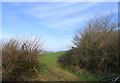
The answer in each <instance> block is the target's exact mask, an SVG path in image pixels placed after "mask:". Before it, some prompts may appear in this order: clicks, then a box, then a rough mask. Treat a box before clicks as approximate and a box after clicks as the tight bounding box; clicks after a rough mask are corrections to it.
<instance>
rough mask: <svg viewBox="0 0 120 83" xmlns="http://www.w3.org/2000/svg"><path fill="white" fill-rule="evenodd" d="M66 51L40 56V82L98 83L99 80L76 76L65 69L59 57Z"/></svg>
mask: <svg viewBox="0 0 120 83" xmlns="http://www.w3.org/2000/svg"><path fill="white" fill-rule="evenodd" d="M64 53H65V52H64V51H60V52H53V53H47V54H43V55H41V56H40V60H39V61H40V64H41V66H40V71H39V76H38V78H36V79H34V80H40V81H95V80H96V81H97V80H98V79H97V78H94V77H92V76H91V77H89V78H88V77H86V76H85V75H80V74H76V73H75V72H73V71H70V70H67V69H63V68H62V67H61V66H60V64H59V63H58V62H57V60H58V57H59V56H60V55H62V54H64Z"/></svg>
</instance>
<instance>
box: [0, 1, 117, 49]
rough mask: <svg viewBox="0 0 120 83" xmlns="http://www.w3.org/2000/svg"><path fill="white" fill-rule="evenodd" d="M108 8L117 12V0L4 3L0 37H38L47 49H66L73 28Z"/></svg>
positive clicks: (105, 12) (82, 25)
mask: <svg viewBox="0 0 120 83" xmlns="http://www.w3.org/2000/svg"><path fill="white" fill-rule="evenodd" d="M111 10H112V13H114V14H116V15H117V12H118V3H117V2H90V3H88V2H64V3H63V2H6V3H5V2H3V3H2V38H3V39H4V40H6V39H10V38H11V37H13V36H17V35H22V36H23V37H35V36H38V37H41V39H42V40H43V41H44V48H45V49H46V50H49V51H61V50H67V49H69V47H70V46H71V44H72V43H71V41H72V38H73V36H74V33H75V32H76V30H78V29H80V30H81V31H82V30H83V29H84V26H85V25H86V23H87V21H88V20H89V19H92V18H93V17H94V16H95V15H96V14H98V13H100V14H104V15H105V14H107V13H109V12H110V11H111ZM0 38H1V36H0Z"/></svg>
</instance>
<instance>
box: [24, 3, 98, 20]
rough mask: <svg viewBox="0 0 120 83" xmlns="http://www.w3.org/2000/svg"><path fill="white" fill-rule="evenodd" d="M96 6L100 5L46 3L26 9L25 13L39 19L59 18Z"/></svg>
mask: <svg viewBox="0 0 120 83" xmlns="http://www.w3.org/2000/svg"><path fill="white" fill-rule="evenodd" d="M96 4H98V3H86V4H81V3H46V4H44V5H42V4H41V5H37V6H32V7H30V8H28V9H24V12H23V13H26V14H28V15H30V16H33V17H37V18H49V17H52V18H59V17H61V16H65V15H66V16H67V15H69V14H72V13H77V12H81V11H84V10H86V9H87V8H89V7H91V6H93V5H96Z"/></svg>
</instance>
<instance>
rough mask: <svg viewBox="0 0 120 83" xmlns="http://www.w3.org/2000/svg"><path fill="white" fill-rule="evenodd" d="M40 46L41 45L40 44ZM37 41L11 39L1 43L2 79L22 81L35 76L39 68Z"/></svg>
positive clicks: (39, 48) (39, 49)
mask: <svg viewBox="0 0 120 83" xmlns="http://www.w3.org/2000/svg"><path fill="white" fill-rule="evenodd" d="M41 44H42V43H41ZM39 46H41V45H39V44H38V41H37V39H35V40H34V41H32V40H30V39H29V40H23V39H21V38H19V39H18V38H17V39H11V40H10V41H8V42H3V43H2V79H3V81H4V80H24V77H25V78H26V77H27V78H29V77H30V76H31V75H33V74H35V70H34V69H38V67H39V62H38V59H39V56H38V54H39V52H41V51H42V48H41V47H39Z"/></svg>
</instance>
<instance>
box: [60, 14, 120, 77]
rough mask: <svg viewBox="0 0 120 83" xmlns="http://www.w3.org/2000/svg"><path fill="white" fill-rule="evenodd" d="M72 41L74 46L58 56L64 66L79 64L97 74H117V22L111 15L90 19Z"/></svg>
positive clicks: (119, 58)
mask: <svg viewBox="0 0 120 83" xmlns="http://www.w3.org/2000/svg"><path fill="white" fill-rule="evenodd" d="M119 33H120V32H119ZM73 43H74V45H75V48H72V49H71V50H69V51H68V52H66V53H65V54H64V55H62V56H60V58H59V62H60V63H61V64H62V65H63V66H64V67H65V66H66V67H69V68H70V67H72V66H79V68H81V69H86V70H88V71H90V72H92V73H97V74H98V75H103V74H119V72H120V70H119V69H120V66H119V63H120V62H119V60H120V53H119V50H120V49H119V46H118V45H119V44H118V43H120V42H119V41H118V23H117V19H115V18H114V17H113V16H112V15H107V16H99V17H96V18H95V19H93V20H91V21H90V22H89V23H88V25H87V26H86V27H85V31H84V32H78V33H77V34H76V35H75V37H74V40H73Z"/></svg>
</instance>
